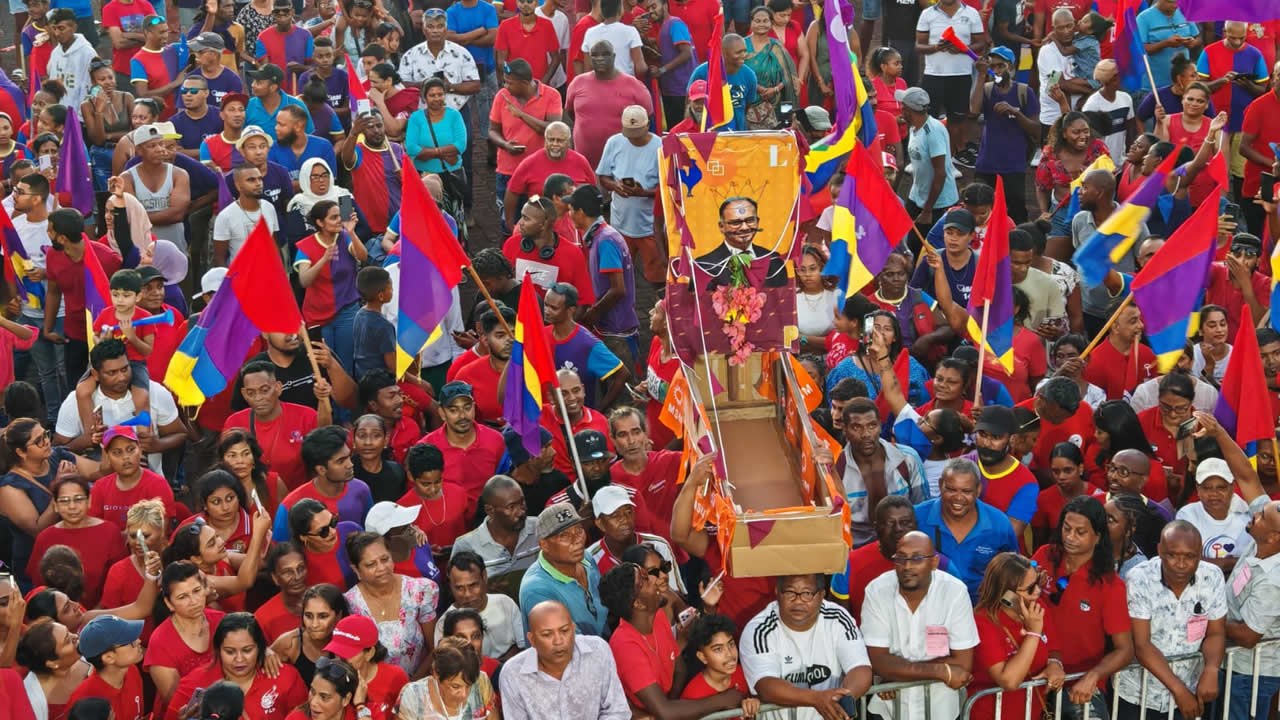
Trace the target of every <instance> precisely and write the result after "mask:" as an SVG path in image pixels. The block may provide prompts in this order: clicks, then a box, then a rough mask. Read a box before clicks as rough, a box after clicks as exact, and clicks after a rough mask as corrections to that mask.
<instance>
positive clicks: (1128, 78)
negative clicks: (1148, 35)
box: [1111, 0, 1155, 91]
mask: <svg viewBox="0 0 1280 720" xmlns="http://www.w3.org/2000/svg"><path fill="white" fill-rule="evenodd" d="M1135 5H1137V3H1136V2H1134V1H1133V0H1120V4H1119V6H1118V7H1116V27H1115V41H1114V42H1113V43H1112V45H1111V47H1112V52H1113V53H1114V54H1115V61H1116V69H1117V70H1119V71H1120V86H1121V87H1123V88H1124V89H1126V90H1141V89H1142V80H1143V78H1144V77H1145V76H1146V63H1145V62H1144V60H1143V54H1144V52H1145V50H1143V47H1142V41H1141V40H1140V39H1139V38H1138V20H1137V16H1136V15H1135V14H1134V9H1133V8H1134V6H1135ZM1151 90H1152V91H1154V90H1155V88H1151Z"/></svg>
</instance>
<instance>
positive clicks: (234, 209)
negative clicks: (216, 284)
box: [213, 200, 280, 263]
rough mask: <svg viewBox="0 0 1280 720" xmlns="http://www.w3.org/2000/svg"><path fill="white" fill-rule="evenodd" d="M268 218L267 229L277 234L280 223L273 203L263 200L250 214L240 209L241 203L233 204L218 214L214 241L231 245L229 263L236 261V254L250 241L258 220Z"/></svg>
mask: <svg viewBox="0 0 1280 720" xmlns="http://www.w3.org/2000/svg"><path fill="white" fill-rule="evenodd" d="M262 217H266V218H267V227H269V228H271V232H273V233H274V232H277V231H278V230H279V229H280V221H279V220H278V219H277V218H276V209H275V207H273V206H272V205H271V203H269V202H267V201H265V200H262V201H259V202H258V210H257V211H256V212H249V211H248V210H245V209H244V208H242V207H240V203H231V204H230V205H228V206H226V207H225V208H223V209H222V212H220V213H218V217H217V218H215V219H214V221H213V240H214V242H225V243H227V244H228V245H229V247H228V248H227V262H228V263H230V262H231V261H232V260H233V259H235V256H236V253H238V252H240V248H241V247H243V246H244V241H245V240H248V239H249V233H251V232H253V229H254V228H255V227H257V225H258V219H259V218H262Z"/></svg>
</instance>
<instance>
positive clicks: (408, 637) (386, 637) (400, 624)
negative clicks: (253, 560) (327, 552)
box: [346, 575, 440, 677]
mask: <svg viewBox="0 0 1280 720" xmlns="http://www.w3.org/2000/svg"><path fill="white" fill-rule="evenodd" d="M439 593H440V590H439V588H438V587H437V586H436V584H435V583H434V582H432V581H430V580H428V579H426V578H415V577H406V576H404V575H401V576H400V615H399V617H398V618H397V619H395V620H387V621H384V622H379V623H378V640H380V641H381V642H382V644H383V646H384V647H386V648H387V662H392V663H395V664H396V665H399V666H400V669H401V670H404V671H405V673H406V674H407V675H409V676H410V677H412V676H413V673H414V671H416V670H417V669H418V666H419V665H421V664H422V658H423V657H425V656H426V652H427V643H426V638H424V637H423V636H422V625H421V623H426V622H431V621H432V620H435V619H436V600H437V598H438V597H439ZM346 598H347V602H348V603H349V604H350V605H351V611H352V612H354V613H359V614H361V615H364V616H365V617H370V618H372V617H373V612H372V611H370V610H369V604H368V603H367V602H365V600H364V595H363V594H362V593H361V592H360V586H359V585H358V584H357V585H356V586H355V587H353V588H351V589H350V590H348V591H347V592H346ZM374 620H375V622H376V620H377V619H376V618H374Z"/></svg>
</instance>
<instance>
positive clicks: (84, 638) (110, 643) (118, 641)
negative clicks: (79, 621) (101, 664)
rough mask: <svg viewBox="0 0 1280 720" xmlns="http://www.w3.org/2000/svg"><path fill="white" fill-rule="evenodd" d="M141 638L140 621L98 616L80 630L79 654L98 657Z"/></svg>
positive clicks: (112, 616) (113, 616)
mask: <svg viewBox="0 0 1280 720" xmlns="http://www.w3.org/2000/svg"><path fill="white" fill-rule="evenodd" d="M140 637H142V621H141V620H124V619H122V618H118V617H116V616H115V615H99V616H98V617H96V618H94V619H92V620H90V621H89V622H88V623H86V624H85V626H84V627H83V628H81V630H80V646H79V650H80V654H81V655H83V656H85V657H87V658H91V657H98V656H99V655H101V654H103V653H105V652H107V651H109V650H111V649H113V648H117V647H120V646H121V645H129V644H131V643H132V642H133V641H135V640H137V639H138V638H140Z"/></svg>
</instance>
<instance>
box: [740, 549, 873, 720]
mask: <svg viewBox="0 0 1280 720" xmlns="http://www.w3.org/2000/svg"><path fill="white" fill-rule="evenodd" d="M776 587H777V599H776V600H775V601H774V602H772V603H770V604H769V606H768V607H766V608H765V609H764V610H762V611H760V614H759V615H756V616H755V617H754V618H752V619H751V622H749V623H747V626H746V627H745V628H743V630H742V638H743V643H742V647H741V648H740V650H739V653H740V654H739V659H740V662H741V663H742V670H743V673H744V674H745V675H746V679H747V684H748V685H749V686H750V687H751V691H752V694H754V695H758V696H759V697H760V700H761V702H766V703H773V704H775V705H783V706H786V707H804V708H812V710H809V711H807V712H802V713H801V714H800V715H799V717H803V718H814V717H815V716H817V715H821V716H822V717H823V718H844V717H851V716H853V715H854V714H855V713H854V698H857V697H860V696H861V695H862V694H863V693H865V692H866V691H867V688H868V687H870V686H871V661H870V659H868V657H867V647H866V645H865V644H864V642H863V639H862V633H860V632H859V631H858V625H857V624H856V623H855V622H854V621H853V618H852V617H850V616H849V612H848V611H847V610H845V609H844V608H842V607H840V606H839V605H836V604H835V603H833V602H830V601H829V600H825V599H824V598H823V595H824V592H823V591H824V588H823V577H822V575H820V574H809V575H783V576H780V577H779V578H778V579H777V583H776ZM815 711H816V712H815Z"/></svg>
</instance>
